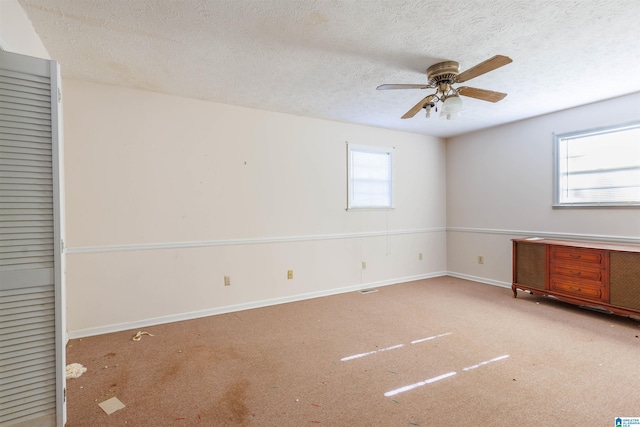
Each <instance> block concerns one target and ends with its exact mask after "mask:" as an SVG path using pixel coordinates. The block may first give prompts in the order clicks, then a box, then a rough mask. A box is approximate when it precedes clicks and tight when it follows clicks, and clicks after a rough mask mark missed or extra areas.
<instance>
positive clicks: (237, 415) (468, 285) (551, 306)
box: [67, 277, 640, 427]
mask: <svg viewBox="0 0 640 427" xmlns="http://www.w3.org/2000/svg"><path fill="white" fill-rule="evenodd" d="M105 309H106V308H105ZM144 330H145V331H148V332H149V333H151V334H153V335H154V336H146V335H143V336H142V338H141V340H140V341H138V342H134V341H132V340H131V338H132V337H133V335H134V334H135V333H136V332H137V330H134V331H127V332H119V333H113V334H107V335H101V336H96V337H89V338H84V339H76V340H71V341H70V342H69V344H68V348H67V362H68V363H74V362H76V363H81V364H83V365H84V366H86V367H87V368H88V371H87V372H86V373H85V374H84V375H82V376H81V377H80V378H77V379H70V380H68V382H67V391H68V393H67V395H68V424H67V425H68V426H124V425H127V426H192V425H199V426H309V425H325V426H454V425H456V426H458V425H459V426H463V425H464V426H510V427H513V426H552V425H555V426H613V425H614V418H615V417H617V416H627V417H630V416H640V392H639V390H640V339H639V338H638V335H640V322H638V321H635V320H632V319H628V318H623V317H618V316H612V315H607V314H602V313H597V312H593V311H590V310H585V309H581V308H578V307H574V306H571V305H568V304H564V303H561V302H558V301H553V300H549V299H542V298H539V297H535V296H532V295H527V294H524V293H522V292H519V293H518V298H517V299H514V298H513V296H512V292H511V290H510V289H504V288H499V287H494V286H489V285H483V284H479V283H474V282H470V281H466V280H461V279H456V278H451V277H442V278H436V279H429V280H422V281H416V282H411V283H404V284H398V285H393V286H386V287H382V288H379V290H378V292H374V293H370V294H361V293H358V292H352V293H347V294H341V295H335V296H330V297H324V298H317V299H313V300H307V301H301V302H296V303H290V304H283V305H278V306H273V307H267V308H261V309H255V310H248V311H243V312H237V313H231V314H225V315H218V316H212V317H208V318H203V319H198V320H191V321H184V322H176V323H172V324H167V325H159V326H154V327H148V328H145V329H144ZM111 397H117V398H118V399H119V400H120V401H121V402H122V403H123V404H124V405H125V407H124V408H123V409H120V410H118V411H116V412H114V413H112V414H111V415H107V414H106V413H105V412H104V411H103V410H102V409H101V408H100V407H99V406H98V404H99V403H101V402H103V401H105V400H107V399H109V398H111Z"/></svg>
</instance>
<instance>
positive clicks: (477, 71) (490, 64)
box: [456, 55, 511, 83]
mask: <svg viewBox="0 0 640 427" xmlns="http://www.w3.org/2000/svg"><path fill="white" fill-rule="evenodd" d="M510 62H511V58H509V57H508V56H502V55H496V56H494V57H493V58H489V59H487V60H486V61H483V62H481V63H479V64H478V65H476V66H474V67H471V68H469V69H468V70H466V71H463V72H462V73H460V74H458V77H456V82H458V83H461V82H466V81H467V80H471V79H472V78H474V77H478V76H480V75H482V74H484V73H488V72H489V71H493V70H495V69H496V68H500V67H502V66H503V65H507V64H508V63H510Z"/></svg>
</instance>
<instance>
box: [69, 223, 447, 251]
mask: <svg viewBox="0 0 640 427" xmlns="http://www.w3.org/2000/svg"><path fill="white" fill-rule="evenodd" d="M445 231H446V228H445V227H436V228H419V229H414V230H394V231H371V232H366V233H344V234H318V235H311V236H285V237H265V238H255V239H229V240H202V241H194V242H161V243H134V244H127V245H104V246H78V247H68V248H65V254H71V255H73V254H88V253H103V252H125V251H148V250H157V249H183V248H202V247H211V246H236V245H262V244H272V243H291V242H311V241H315V240H334V239H360V238H367V237H381V236H382V237H384V236H401V235H406V234H421V233H438V232H445Z"/></svg>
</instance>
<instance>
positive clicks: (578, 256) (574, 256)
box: [569, 254, 581, 258]
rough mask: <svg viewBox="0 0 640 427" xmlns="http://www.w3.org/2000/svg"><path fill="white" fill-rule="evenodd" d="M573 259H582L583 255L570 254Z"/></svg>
mask: <svg viewBox="0 0 640 427" xmlns="http://www.w3.org/2000/svg"><path fill="white" fill-rule="evenodd" d="M569 256H570V257H571V258H581V255H576V254H569Z"/></svg>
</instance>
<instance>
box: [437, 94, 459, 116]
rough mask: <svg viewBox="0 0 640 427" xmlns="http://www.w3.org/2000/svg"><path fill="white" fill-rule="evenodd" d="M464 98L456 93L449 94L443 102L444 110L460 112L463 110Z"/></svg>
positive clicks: (446, 111)
mask: <svg viewBox="0 0 640 427" xmlns="http://www.w3.org/2000/svg"><path fill="white" fill-rule="evenodd" d="M462 107H463V105H462V99H460V97H459V96H458V95H457V94H455V95H450V96H447V97H446V98H445V99H444V102H443V103H442V112H443V113H445V114H450V113H459V112H460V111H462Z"/></svg>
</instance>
